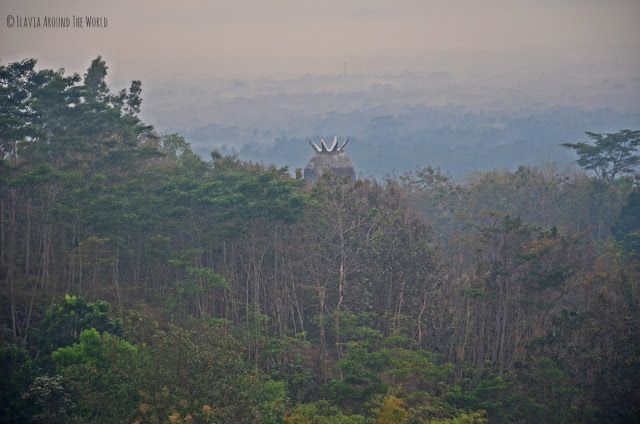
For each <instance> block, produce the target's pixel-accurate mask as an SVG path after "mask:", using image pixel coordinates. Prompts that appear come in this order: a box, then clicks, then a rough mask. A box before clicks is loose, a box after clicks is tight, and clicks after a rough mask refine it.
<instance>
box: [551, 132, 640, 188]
mask: <svg viewBox="0 0 640 424" xmlns="http://www.w3.org/2000/svg"><path fill="white" fill-rule="evenodd" d="M586 134H587V135H588V136H589V138H590V139H591V140H593V144H590V143H585V142H580V143H563V144H562V145H561V146H562V147H566V148H568V149H573V150H575V151H576V153H577V154H578V160H577V161H576V162H577V163H578V165H580V166H582V167H583V168H585V169H590V170H592V171H594V172H595V173H596V175H597V176H598V178H601V179H603V180H605V181H608V182H610V181H613V180H614V179H615V178H616V176H617V175H619V174H629V173H633V172H634V169H635V167H636V166H637V165H638V164H640V155H638V154H636V153H635V152H636V150H637V149H638V146H639V145H640V130H636V131H631V130H621V131H618V132H617V133H615V134H598V133H593V132H587V133H586Z"/></svg>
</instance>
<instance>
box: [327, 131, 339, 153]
mask: <svg viewBox="0 0 640 424" xmlns="http://www.w3.org/2000/svg"><path fill="white" fill-rule="evenodd" d="M337 146H338V136H337V135H336V136H335V137H333V144H332V145H331V148H330V149H329V151H330V152H337V151H338V150H336V147H337Z"/></svg>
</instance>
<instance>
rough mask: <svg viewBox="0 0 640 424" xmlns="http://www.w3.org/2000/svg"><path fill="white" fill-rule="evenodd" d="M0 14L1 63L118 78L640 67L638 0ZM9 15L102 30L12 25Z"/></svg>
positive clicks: (157, 3) (2, 7) (1, 6)
mask: <svg viewBox="0 0 640 424" xmlns="http://www.w3.org/2000/svg"><path fill="white" fill-rule="evenodd" d="M0 11H1V15H2V16H1V19H2V22H0V60H2V62H3V63H6V62H8V61H12V60H17V59H21V58H24V57H36V58H39V59H40V63H41V65H42V66H51V67H65V68H67V69H68V70H72V71H79V72H82V71H83V70H84V69H86V67H87V64H88V62H89V61H90V59H91V58H93V57H95V56H96V55H98V54H101V55H102V56H103V57H105V58H106V60H107V62H108V64H109V66H110V69H111V73H112V74H111V75H112V77H113V78H115V79H116V80H119V79H120V78H122V79H123V80H126V79H133V78H141V79H143V81H154V80H155V81H161V80H164V79H165V78H171V77H175V76H182V77H185V78H189V77H192V76H197V77H209V78H247V77H256V76H268V77H278V78H286V77H293V76H299V75H303V74H306V73H310V74H337V73H341V72H342V70H343V63H344V62H345V61H346V62H347V63H348V65H347V66H348V72H352V73H381V72H404V71H407V70H408V71H414V72H416V71H442V70H447V71H453V72H457V73H458V74H462V75H464V74H465V73H473V72H498V71H501V70H502V71H507V72H519V73H523V74H524V75H525V76H526V74H527V73H531V74H539V73H540V72H544V71H549V70H554V71H555V70H556V69H557V70H559V71H561V72H575V71H578V70H582V69H584V68H589V67H593V69H594V72H596V71H598V72H608V70H609V69H613V70H615V71H616V72H618V73H620V74H625V75H633V74H634V73H635V74H640V25H639V24H638V23H639V22H640V0H606V1H605V0H597V1H596V0H510V1H506V0H483V1H477V0H472V1H462V0H443V1H440V0H435V1H417V0H395V1H379V0H360V1H346V0H317V1H308V0H280V1H259V0H252V1H241V0H233V1H200V0H194V1H189V0H183V1H175V0H172V1H168V0H131V1H122V0H118V1H116V0H110V1H104V0H77V1H56V0H42V1H33V0H1V1H0ZM8 15H12V16H18V15H20V16H23V17H28V16H39V17H42V16H71V15H76V16H85V15H94V16H105V17H106V18H107V19H108V27H107V28H105V29H87V28H84V29H77V28H76V29H47V28H16V27H13V28H8V27H7V23H6V22H7V21H6V18H7V16H8ZM636 71H637V72H636ZM121 72H122V73H124V74H125V75H122V74H121ZM114 73H115V75H114Z"/></svg>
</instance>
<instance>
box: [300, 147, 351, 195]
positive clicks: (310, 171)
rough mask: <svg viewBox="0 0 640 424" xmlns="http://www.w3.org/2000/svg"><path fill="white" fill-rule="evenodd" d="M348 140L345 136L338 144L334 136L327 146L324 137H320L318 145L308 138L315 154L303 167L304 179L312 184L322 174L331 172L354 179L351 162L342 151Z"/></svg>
mask: <svg viewBox="0 0 640 424" xmlns="http://www.w3.org/2000/svg"><path fill="white" fill-rule="evenodd" d="M348 142H349V139H348V138H347V139H346V140H345V141H344V143H342V146H339V143H338V137H337V136H336V137H334V138H333V144H332V145H331V146H330V147H328V146H327V145H326V144H325V141H324V139H320V146H318V145H317V144H315V143H314V142H312V141H311V140H309V144H311V147H313V150H314V151H315V152H316V154H315V156H314V157H312V158H311V160H309V163H308V164H307V166H305V167H304V180H305V181H306V182H308V183H311V184H313V183H315V182H317V181H318V180H319V179H320V177H322V174H324V173H325V172H331V174H333V175H336V176H339V177H349V178H350V179H351V181H355V180H356V172H355V171H354V169H353V162H351V158H350V157H349V156H348V155H347V154H346V153H345V152H344V146H346V145H347V143H348Z"/></svg>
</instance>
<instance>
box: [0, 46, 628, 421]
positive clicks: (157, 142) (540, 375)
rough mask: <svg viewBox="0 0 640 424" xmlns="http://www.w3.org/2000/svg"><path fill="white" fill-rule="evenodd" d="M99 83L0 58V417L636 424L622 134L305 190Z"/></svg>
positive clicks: (96, 64)
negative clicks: (196, 139)
mask: <svg viewBox="0 0 640 424" xmlns="http://www.w3.org/2000/svg"><path fill="white" fill-rule="evenodd" d="M107 73H108V67H107V65H106V63H105V62H104V61H103V60H102V58H101V57H97V58H96V59H95V60H93V61H92V62H91V64H90V66H89V68H88V70H87V72H86V73H85V74H84V75H83V76H80V75H77V74H72V75H68V74H67V73H66V72H65V71H64V70H62V69H61V70H51V69H37V67H36V60H34V59H26V60H23V61H21V62H15V63H10V64H6V65H0V111H1V112H0V227H1V228H0V234H1V240H0V241H1V247H0V248H1V251H0V284H2V291H1V294H0V342H1V345H0V357H1V360H0V364H1V368H0V369H1V371H0V372H1V375H0V385H2V390H0V422H6V423H9V422H11V423H58V422H60V423H85V422H95V423H122V422H130V423H134V422H135V423H160V422H161V423H165V422H166V423H231V422H233V423H256V422H259V423H289V424H292V423H318V424H320V423H450V424H453V423H540V422H546V423H596V422H609V423H627V422H629V423H631V422H637V421H638V420H640V389H639V388H638V384H637V382H638V381H640V337H639V336H640V291H639V289H640V188H639V187H638V181H637V180H634V178H633V174H634V173H635V172H637V166H636V165H637V158H638V154H637V149H638V142H637V140H638V131H631V130H622V131H620V132H618V133H615V134H604V135H603V134H596V133H591V132H590V133H587V134H588V137H590V138H591V139H592V140H593V141H594V143H595V144H588V143H584V142H578V143H567V144H565V146H566V147H568V148H571V149H574V150H575V151H576V152H577V154H578V155H579V159H578V163H579V164H580V165H581V166H582V167H584V168H585V169H586V170H594V171H596V173H597V175H596V176H595V177H594V176H591V175H590V174H589V173H587V172H575V171H570V170H565V169H557V168H556V167H554V166H552V165H548V166H540V167H520V168H518V169H517V170H516V171H492V172H484V173H478V174H474V175H471V176H468V177H466V178H465V179H463V180H460V181H454V180H452V179H450V178H448V177H447V176H446V174H444V173H443V172H441V171H440V170H439V169H435V168H431V167H428V166H425V168H424V169H421V170H418V171H416V172H415V173H411V174H407V175H403V176H401V177H398V178H390V179H388V180H386V181H383V182H378V181H373V180H358V181H356V182H355V183H353V184H352V183H349V182H345V181H342V180H340V179H339V178H333V177H332V176H331V175H327V176H326V177H324V179H323V180H322V181H321V182H320V183H318V184H316V185H314V186H313V187H311V186H308V185H306V184H305V183H304V181H302V180H301V179H298V178H295V177H291V176H290V173H289V170H288V169H287V168H277V167H274V166H263V165H258V164H255V163H249V162H244V161H242V160H240V159H239V158H238V157H235V156H225V155H222V154H220V153H218V152H212V154H211V156H210V157H209V158H202V157H200V156H199V155H197V154H195V153H194V152H193V151H192V150H191V148H190V146H189V144H188V143H187V142H186V141H185V139H184V138H183V137H181V136H180V135H178V134H159V133H158V132H156V131H155V130H154V129H153V128H152V127H151V126H149V125H147V124H145V123H144V122H142V121H141V119H140V117H139V113H140V110H141V106H142V83H141V82H140V81H137V80H136V81H132V82H131V84H130V87H128V88H127V89H123V90H121V91H118V92H112V91H111V89H110V88H109V87H108V85H107V83H106V76H107ZM616 149H618V150H616ZM620 149H622V150H620ZM607 161H608V162H607ZM425 165H427V164H425Z"/></svg>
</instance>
